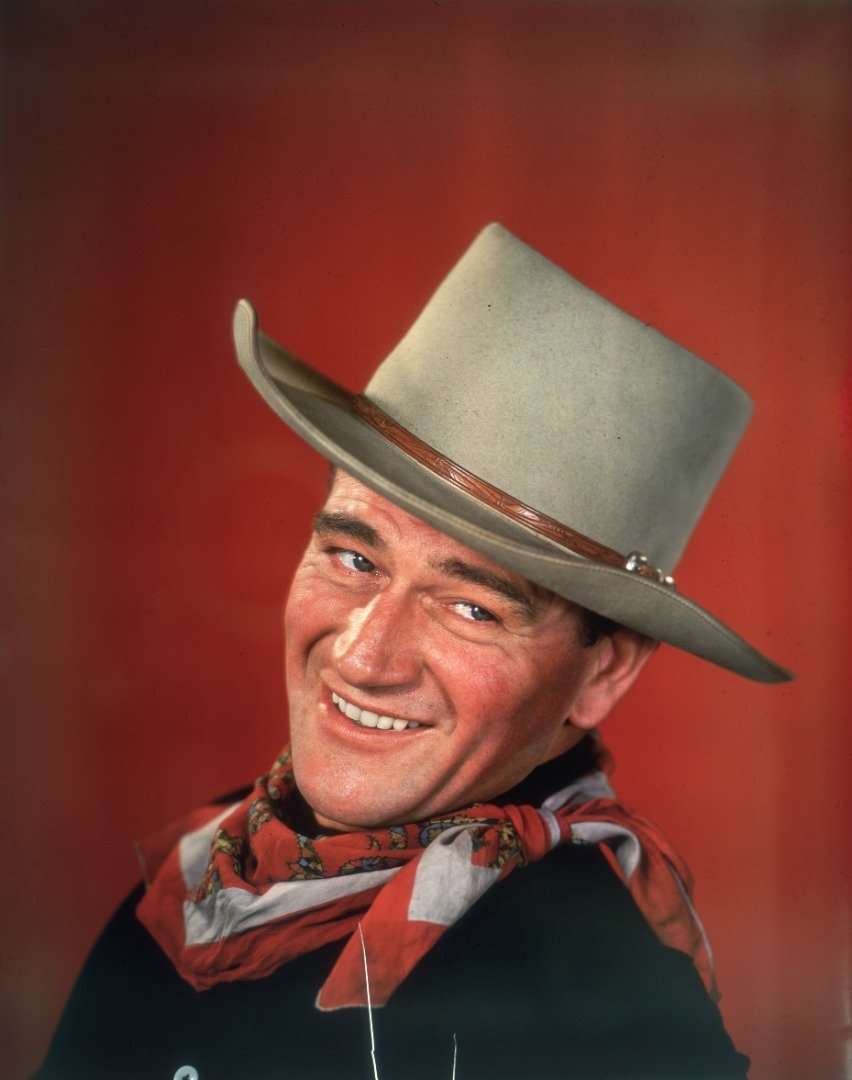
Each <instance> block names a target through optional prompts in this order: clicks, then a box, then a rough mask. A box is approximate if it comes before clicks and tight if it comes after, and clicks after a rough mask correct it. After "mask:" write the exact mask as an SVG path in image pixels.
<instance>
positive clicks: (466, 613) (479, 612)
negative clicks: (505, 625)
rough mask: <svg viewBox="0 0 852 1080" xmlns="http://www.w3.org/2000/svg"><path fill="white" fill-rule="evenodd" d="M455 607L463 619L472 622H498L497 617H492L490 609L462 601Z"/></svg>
mask: <svg viewBox="0 0 852 1080" xmlns="http://www.w3.org/2000/svg"><path fill="white" fill-rule="evenodd" d="M453 607H454V608H455V609H456V611H458V613H459V614H460V615H461V616H462V618H464V619H469V620H470V621H471V622H497V616H496V615H492V613H491V612H490V611H489V610H488V608H484V607H480V606H479V604H469V603H467V602H466V601H464V600H460V601H459V602H458V603H457V604H454V605H453Z"/></svg>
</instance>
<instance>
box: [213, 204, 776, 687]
mask: <svg viewBox="0 0 852 1080" xmlns="http://www.w3.org/2000/svg"><path fill="white" fill-rule="evenodd" d="M234 341H235V344H236V350H237V356H238V358H239V361H240V364H241V365H242V367H243V369H244V370H245V372H246V374H247V376H248V377H249V379H250V380H251V382H252V383H253V384H254V386H255V388H256V389H257V390H258V392H259V393H260V394H261V396H262V397H263V398H264V400H265V401H266V402H267V403H268V404H269V405H270V406H271V407H272V409H273V410H274V411H275V412H276V413H277V414H278V415H279V416H280V417H281V419H282V420H284V421H285V422H286V423H287V424H289V426H290V427H291V428H293V430H294V431H295V432H296V433H297V434H298V435H300V436H301V437H302V438H304V439H305V440H307V442H308V443H310V444H311V446H313V447H314V448H315V449H316V450H317V451H318V452H319V453H320V454H322V455H323V456H324V457H326V458H328V459H329V460H330V461H332V462H334V463H335V464H337V465H339V466H340V467H341V468H343V469H344V470H345V471H346V472H348V473H350V474H351V475H352V476H354V477H356V478H357V479H358V480H360V481H361V482H362V483H364V484H366V485H367V486H368V487H370V488H372V489H373V490H375V491H377V492H378V493H379V494H380V495H383V496H384V497H385V498H387V499H389V500H390V501H391V502H393V503H395V504H396V505H397V506H400V507H402V508H403V509H404V510H407V511H409V512H410V513H412V514H414V515H415V516H416V517H418V518H420V519H421V520H423V521H425V522H427V523H428V524H430V525H432V526H434V527H435V528H437V529H439V530H441V532H444V533H446V534H447V535H449V536H451V537H453V538H454V539H456V540H458V541H460V542H461V543H463V544H465V545H467V546H468V547H471V548H473V549H475V550H477V551H479V552H481V553H482V554H484V555H487V556H489V557H491V558H493V559H494V560H495V561H496V562H498V563H500V564H501V565H503V566H505V567H507V568H508V569H510V570H513V571H515V572H517V573H519V574H521V575H522V576H523V577H525V578H527V579H529V580H530V581H533V582H535V583H537V584H539V585H541V586H544V587H545V588H547V589H550V590H552V591H553V592H555V593H557V594H559V595H561V596H564V597H566V598H567V599H569V600H571V601H573V602H575V603H577V604H581V605H582V606H583V607H586V608H589V609H590V610H591V611H595V612H597V613H598V614H600V615H604V616H606V617H608V618H610V619H612V620H614V621H616V622H617V623H620V624H622V625H624V626H627V627H630V628H632V629H634V630H637V631H639V632H640V633H643V634H646V635H647V636H649V637H652V638H656V639H658V640H660V641H666V642H668V643H670V644H672V645H675V646H676V647H678V648H681V649H685V650H686V651H687V652H690V653H694V654H695V655H696V656H700V657H703V658H704V659H706V660H710V661H712V662H713V663H716V664H719V665H720V666H722V667H725V668H729V669H730V670H732V671H735V672H738V673H739V674H740V675H744V676H746V677H747V678H750V679H756V680H758V681H761V682H781V681H784V680H786V679H789V678H792V676H791V674H790V673H789V672H788V671H786V670H785V669H784V668H782V667H779V666H778V665H777V664H775V663H773V662H772V661H771V660H769V659H767V658H766V657H764V656H762V655H761V654H760V653H759V652H758V651H757V650H756V649H754V648H753V647H752V646H751V645H749V644H748V642H746V641H745V640H744V639H743V638H741V637H740V636H739V635H737V634H735V633H734V632H733V631H732V630H730V629H729V628H728V627H727V626H725V625H723V624H722V623H721V622H720V621H719V620H718V619H716V618H715V617H714V616H712V615H711V614H710V613H709V612H707V611H706V610H704V609H703V608H702V607H700V606H699V605H698V604H696V603H695V602H694V601H692V600H690V599H688V598H687V597H685V596H683V595H682V594H681V593H679V592H678V591H677V588H676V586H675V583H674V580H673V578H672V576H671V571H672V569H673V568H674V566H675V564H676V562H677V559H678V557H679V556H680V554H681V552H682V550H683V548H684V547H685V545H686V542H687V540H688V539H689V535H690V533H691V532H692V529H693V527H694V525H695V523H696V521H697V520H698V518H699V516H700V515H701V512H702V510H703V509H704V506H705V504H706V502H707V500H708V499H709V497H710V495H711V493H712V491H713V489H714V487H715V486H716V483H717V482H718V480H719V478H720V477H721V475H722V473H723V471H724V469H725V467H726V465H727V463H728V460H729V458H730V456H731V454H732V453H733V451H734V448H735V447H736V445H737V443H738V441H739V439H740V437H741V435H742V433H743V431H744V429H745V426H746V424H747V423H748V419H749V415H750V413H751V402H750V400H749V398H748V395H747V394H746V393H745V392H744V391H743V390H742V389H741V388H740V387H739V386H737V384H736V383H734V382H733V381H732V380H731V379H729V378H728V377H727V376H726V375H724V374H722V372H720V371H718V370H717V369H716V368H714V367H712V366H711V365H710V364H707V363H705V362H704V361H703V360H700V359H699V358H698V357H696V356H694V355H693V354H691V353H689V352H688V351H687V350H685V349H683V348H681V347H680V346H679V345H677V344H675V343H674V342H672V341H670V340H669V339H667V338H665V337H664V336H663V335H662V334H660V333H659V332H658V331H656V330H654V329H652V328H651V327H649V326H647V325H646V324H645V323H642V322H640V321H639V320H637V319H635V318H633V317H632V316H630V315H628V314H626V313H625V312H623V311H621V310H619V309H618V308H617V307H615V306H614V305H613V304H611V303H609V301H607V300H605V299H603V298H602V297H600V296H598V295H597V294H596V293H594V292H592V291H591V290H590V289H588V288H586V287H585V286H584V285H582V284H581V283H580V282H578V281H576V280H575V279H574V278H572V277H571V276H570V275H569V274H567V273H565V271H564V270H562V269H561V268H559V267H558V266H555V265H554V264H553V263H551V262H550V261H549V260H547V259H546V258H544V256H542V255H540V254H539V253H538V252H537V251H534V250H533V249H532V248H530V247H529V246H528V245H526V244H524V243H523V242H522V241H520V240H519V239H518V238H517V237H515V236H513V235H512V234H511V233H510V232H508V231H507V230H506V229H505V228H503V227H502V226H501V225H498V224H492V225H489V226H487V227H486V228H485V229H483V230H482V232H481V233H480V234H479V235H478V236H477V237H476V239H475V240H474V242H473V244H472V245H471V246H470V248H469V249H468V250H467V252H466V253H465V254H464V255H463V256H462V258H461V260H460V261H459V262H458V263H457V265H456V266H455V267H454V268H453V269H452V270H451V271H450V273H449V275H448V276H447V277H446V278H445V280H444V281H443V282H442V284H441V285H440V286H439V288H438V289H437V291H436V292H435V294H434V295H433V297H432V299H431V300H430V301H429V303H428V304H427V305H426V307H425V309H424V310H423V312H422V313H421V314H420V316H419V317H418V319H417V320H416V322H415V323H414V325H413V326H412V328H411V329H410V330H409V332H408V333H407V334H406V335H405V337H403V339H402V340H401V341H400V343H399V344H398V345H397V347H396V348H395V349H394V350H393V351H392V352H391V354H390V355H389V356H388V358H387V359H386V360H385V361H384V362H383V363H382V364H381V365H380V367H379V368H378V370H377V371H376V373H375V375H374V376H373V378H372V380H371V381H370V383H369V385H368V386H367V388H366V391H365V392H364V394H363V395H353V394H351V393H350V392H348V391H347V390H344V389H343V388H342V387H340V386H338V385H337V384H336V383H334V382H332V381H331V380H330V379H328V378H326V377H325V376H323V375H321V374H320V373H319V372H317V371H314V370H313V369H312V368H310V367H308V366H307V365H306V364H304V363H303V362H302V361H300V360H298V359H297V358H296V357H294V356H291V355H290V354H289V353H288V352H286V351H285V350H284V349H282V348H281V346H280V345H278V344H277V343H276V342H274V341H272V340H271V339H270V338H269V337H267V336H266V335H265V334H263V333H262V332H261V331H260V329H259V327H258V323H257V317H256V315H255V312H254V310H253V308H252V306H251V304H250V303H249V302H248V301H246V300H241V301H240V302H239V303H238V304H237V307H236V311H235V313H234Z"/></svg>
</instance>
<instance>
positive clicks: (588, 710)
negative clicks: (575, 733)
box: [568, 628, 658, 731]
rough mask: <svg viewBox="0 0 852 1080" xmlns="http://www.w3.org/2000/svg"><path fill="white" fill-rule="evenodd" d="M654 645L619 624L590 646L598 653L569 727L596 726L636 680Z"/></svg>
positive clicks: (585, 728) (654, 643)
mask: <svg viewBox="0 0 852 1080" xmlns="http://www.w3.org/2000/svg"><path fill="white" fill-rule="evenodd" d="M657 645H658V642H656V641H654V640H652V639H651V638H647V637H645V636H644V635H643V634H637V633H636V631H635V630H626V629H623V628H619V629H618V630H615V631H614V632H613V633H611V634H606V635H604V636H603V637H601V638H600V639H599V640H598V641H597V642H595V644H594V645H591V646H589V649H590V651H592V650H594V652H596V654H597V655H596V656H595V657H594V658H593V659H592V666H591V669H590V672H589V676H588V678H587V680H586V682H585V683H584V685H583V687H582V689H581V690H580V693H579V694H578V695H577V697H576V699H575V701H574V704H573V706H572V708H571V715H570V717H569V718H568V719H569V721H570V723H571V725H572V727H575V728H580V729H581V730H583V731H591V730H592V728H596V727H597V726H598V724H599V723H600V722H601V721H602V720H603V719H604V717H605V716H606V715H607V714H608V713H609V712H610V710H611V709H612V708H613V707H614V706H615V705H616V704H617V703H618V702H619V701H620V700H621V698H622V697H623V696H624V695H625V694H626V693H627V691H628V690H629V689H630V687H631V686H632V685H633V683H634V682H635V681H636V678H637V676H638V675H639V672H640V671H641V670H642V668H643V667H644V666H645V664H646V663H647V662H648V660H649V659H650V657H651V654H652V653H653V652H654V650H655V649H656V647H657Z"/></svg>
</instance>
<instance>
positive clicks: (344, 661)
mask: <svg viewBox="0 0 852 1080" xmlns="http://www.w3.org/2000/svg"><path fill="white" fill-rule="evenodd" d="M415 623H416V613H415V610H414V607H413V600H412V598H411V597H410V596H408V595H406V594H399V593H394V592H393V591H392V590H390V589H387V590H385V591H383V592H381V593H378V594H376V595H375V596H374V597H373V598H372V600H371V601H370V602H369V604H367V605H366V606H365V607H359V608H355V609H354V610H353V611H351V612H350V613H349V618H348V620H347V624H346V627H345V628H344V629H343V630H342V631H341V633H340V634H339V636H338V638H337V640H336V642H335V643H334V659H335V662H336V664H337V670H338V672H339V674H340V676H341V677H342V678H343V679H345V680H346V681H347V682H348V683H350V684H351V685H352V686H360V687H362V688H363V689H368V688H375V689H391V688H393V689H403V688H408V687H410V686H412V685H414V684H416V683H417V681H418V679H419V678H420V672H421V668H422V663H421V654H420V649H419V646H418V640H417V628H416V626H415Z"/></svg>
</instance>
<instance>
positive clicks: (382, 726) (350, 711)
mask: <svg viewBox="0 0 852 1080" xmlns="http://www.w3.org/2000/svg"><path fill="white" fill-rule="evenodd" d="M331 700H332V701H333V702H334V704H335V705H336V706H337V707H338V709H340V711H341V712H342V713H343V715H344V716H348V717H349V719H350V720H353V721H354V722H355V723H356V724H360V725H361V727H370V728H378V730H379V731H390V730H391V729H393V730H394V731H404V730H405V728H407V727H410V728H415V727H420V725H419V724H418V723H417V721H416V720H401V719H399V718H398V717H393V716H379V714H378V713H374V712H370V710H369V709H359V708H358V706H357V705H353V704H352V702H351V701H346V700H345V699H344V698H342V697H341V696H340V694H335V693H334V691H332V694H331Z"/></svg>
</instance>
